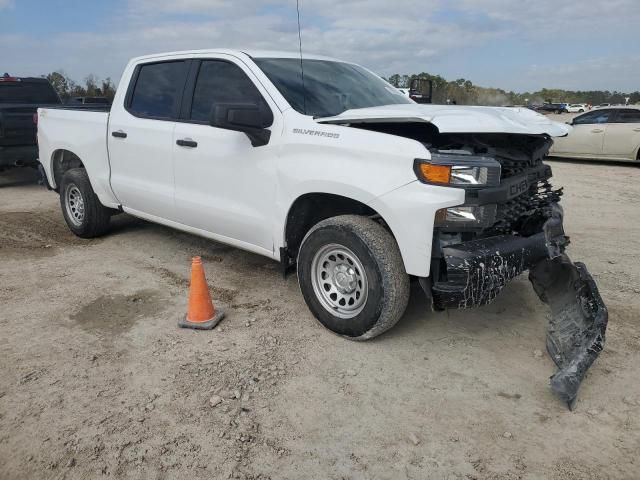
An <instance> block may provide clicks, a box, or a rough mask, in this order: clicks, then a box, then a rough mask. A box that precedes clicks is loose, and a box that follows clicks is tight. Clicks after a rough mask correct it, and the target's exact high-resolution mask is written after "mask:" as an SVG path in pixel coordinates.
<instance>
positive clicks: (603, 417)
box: [0, 161, 640, 480]
mask: <svg viewBox="0 0 640 480" xmlns="http://www.w3.org/2000/svg"><path fill="white" fill-rule="evenodd" d="M549 163H550V164H551V165H552V167H553V169H554V173H555V182H554V184H555V185H556V186H560V185H562V186H565V191H566V194H565V196H564V199H563V202H562V203H563V205H564V208H565V212H566V221H565V226H566V228H567V231H568V233H569V235H571V237H572V240H573V242H572V245H571V246H570V247H569V254H570V255H571V257H572V258H573V259H574V260H583V261H585V263H586V264H587V265H588V267H589V268H590V270H591V272H592V273H593V275H594V277H595V279H596V281H597V283H598V285H599V287H600V289H601V293H602V296H603V298H604V300H605V302H606V303H607V304H608V307H609V312H610V326H609V330H608V338H607V345H606V348H605V351H604V352H603V354H602V355H601V356H600V358H599V359H598V360H597V362H596V364H595V365H594V367H593V368H592V369H591V370H590V373H589V375H588V376H587V379H586V380H585V382H584V383H583V386H582V389H581V391H580V396H579V400H578V403H577V406H576V410H575V411H574V412H569V411H568V410H567V408H566V406H565V405H563V404H561V403H560V402H559V401H558V400H557V399H556V398H554V397H553V395H552V394H551V392H550V390H549V388H548V377H549V376H550V375H551V374H552V373H553V371H554V367H553V363H552V361H551V360H550V359H549V358H548V357H547V356H546V354H543V353H542V352H543V351H544V331H545V327H546V322H547V309H546V307H545V306H544V305H543V304H542V303H540V301H539V300H538V299H537V297H536V296H535V294H534V292H533V290H532V288H531V287H530V285H529V283H528V280H527V278H526V276H524V275H523V276H521V277H520V278H518V279H517V280H516V281H514V282H513V283H512V284H511V285H509V286H508V288H507V289H506V290H505V292H504V293H503V294H502V295H501V296H500V297H499V298H498V299H497V301H496V302H495V303H494V304H492V305H489V306H487V307H483V308H480V309H477V310H472V311H449V312H445V313H431V312H429V311H428V309H427V304H426V302H425V300H424V299H423V296H422V294H421V292H420V290H419V289H418V288H413V291H412V298H411V302H410V305H409V310H408V312H407V315H406V316H405V317H404V318H403V319H402V320H401V322H400V323H399V324H398V326H397V327H396V328H395V329H393V330H391V331H390V332H388V333H387V334H385V335H383V336H381V337H379V338H377V339H375V340H374V341H370V342H365V343H354V342H349V341H347V340H344V339H342V338H340V337H337V336H336V335H333V334H332V333H330V332H329V331H327V330H325V329H324V328H322V327H321V326H320V325H319V324H318V323H317V322H316V321H315V320H314V319H313V317H312V316H311V314H310V313H309V311H308V310H307V308H306V306H305V304H304V301H303V299H302V296H301V295H300V292H299V289H298V285H297V282H296V278H295V276H289V277H288V278H287V279H286V280H284V279H283V278H282V276H281V274H280V270H279V267H278V265H277V264H276V263H274V262H271V261H270V260H268V259H266V258H262V257H259V256H257V255H253V254H251V253H246V252H242V251H240V250H236V249H233V248H229V247H226V246H223V245H220V244H216V243H214V242H211V241H207V240H204V239H201V238H198V237H194V236H191V235H187V234H183V233H180V232H176V231H173V230H170V229H168V228H164V227H161V226H157V225H153V224H150V223H146V222H144V221H140V220H137V219H134V218H131V217H129V216H127V215H119V216H117V217H115V218H114V221H113V224H114V228H113V232H112V233H111V234H110V235H108V236H106V237H104V238H101V239H96V240H90V241H87V240H81V239H79V238H76V237H74V236H73V235H72V234H71V233H70V232H69V231H68V230H67V228H66V226H65V224H64V222H63V219H62V215H61V213H60V208H59V204H58V196H57V195H55V194H54V193H52V192H47V191H46V190H45V189H43V188H42V187H39V186H37V185H36V184H35V181H34V179H35V176H34V175H33V173H32V172H29V171H14V172H11V173H8V172H5V173H3V174H2V175H0V478H2V479H19V478H56V479H58V478H69V479H72V478H101V477H102V476H104V477H105V478H107V477H111V478H158V479H174V478H175V479H187V478H188V479H201V478H202V479H205V478H206V479H218V478H248V479H257V478H261V479H267V478H272V479H307V478H308V479H336V480H337V479H405V478H406V479H427V478H429V479H430V478H433V479H442V478H449V479H604V478H616V479H618V478H624V479H631V478H638V470H639V468H640V460H639V458H640V434H639V433H638V432H640V382H639V381H638V380H639V378H640V374H639V367H638V366H639V365H640V330H639V329H638V319H639V318H640V316H639V313H640V295H639V293H640V268H639V265H640V169H638V167H637V166H635V165H622V164H604V163H603V164H599V163H586V162H568V161H567V162H563V161H550V162H549ZM192 255H202V257H203V259H204V262H205V268H206V271H207V275H208V279H209V282H210V285H211V289H212V293H213V295H214V298H215V299H217V300H218V302H219V303H220V304H222V305H224V306H225V307H227V309H228V316H227V318H226V319H225V320H224V321H223V322H222V324H221V325H220V327H219V328H218V329H216V330H214V331H209V332H201V331H192V330H182V329H178V328H177V326H176V323H177V320H178V318H179V317H180V316H181V315H183V314H184V312H185V305H186V294H187V286H188V276H189V267H190V258H191V256H192Z"/></svg>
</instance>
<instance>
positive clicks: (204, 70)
mask: <svg viewBox="0 0 640 480" xmlns="http://www.w3.org/2000/svg"><path fill="white" fill-rule="evenodd" d="M247 102H255V103H258V104H263V106H264V107H265V108H267V109H268V106H267V105H266V102H265V101H264V99H263V98H262V95H261V94H260V92H259V91H258V89H257V88H256V86H255V85H254V84H253V82H252V81H251V79H249V77H247V75H246V74H245V73H244V72H243V71H242V69H241V68H240V67H238V66H237V65H234V64H233V63H229V62H224V61H221V60H205V61H203V62H202V63H201V64H200V71H199V72H198V78H197V80H196V87H195V90H194V92H193V102H192V104H191V112H190V115H189V118H190V119H191V120H195V121H198V122H208V121H209V116H210V115H211V111H212V109H213V106H214V105H216V104H220V103H247Z"/></svg>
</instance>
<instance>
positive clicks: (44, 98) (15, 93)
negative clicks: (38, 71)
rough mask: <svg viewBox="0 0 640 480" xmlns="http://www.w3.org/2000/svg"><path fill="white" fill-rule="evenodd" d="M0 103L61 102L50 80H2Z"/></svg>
mask: <svg viewBox="0 0 640 480" xmlns="http://www.w3.org/2000/svg"><path fill="white" fill-rule="evenodd" d="M0 103H52V104H56V103H60V98H58V94H57V93H56V92H55V90H54V89H53V87H52V86H51V85H50V84H49V83H48V82H30V81H15V82H0Z"/></svg>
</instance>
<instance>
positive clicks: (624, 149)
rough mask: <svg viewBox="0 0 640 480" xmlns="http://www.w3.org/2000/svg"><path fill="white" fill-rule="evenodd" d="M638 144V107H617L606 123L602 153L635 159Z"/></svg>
mask: <svg viewBox="0 0 640 480" xmlns="http://www.w3.org/2000/svg"><path fill="white" fill-rule="evenodd" d="M639 146H640V109H635V108H619V109H616V110H615V115H614V116H613V118H612V119H611V121H610V123H609V125H607V132H606V134H605V137H604V149H603V154H604V155H605V156H607V157H612V158H623V159H628V160H636V159H637V155H638V147H639Z"/></svg>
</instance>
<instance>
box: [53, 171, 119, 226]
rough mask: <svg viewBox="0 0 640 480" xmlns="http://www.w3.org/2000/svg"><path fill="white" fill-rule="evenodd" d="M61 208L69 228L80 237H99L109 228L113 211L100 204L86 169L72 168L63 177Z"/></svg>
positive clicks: (61, 183)
mask: <svg viewBox="0 0 640 480" xmlns="http://www.w3.org/2000/svg"><path fill="white" fill-rule="evenodd" d="M60 206H61V207H62V214H63V216H64V219H65V221H66V222H67V226H68V227H69V229H70V230H71V231H72V232H73V233H75V234H76V235H77V236H79V237H82V238H93V237H98V236H100V235H102V234H103V233H105V232H106V231H107V230H108V228H109V220H110V218H111V213H112V210H110V209H108V208H107V207H105V206H103V205H102V204H101V203H100V200H99V199H98V196H97V195H96V194H95V192H94V191H93V188H92V187H91V182H89V176H88V175H87V172H86V170H85V169H84V168H72V169H70V170H67V171H66V172H65V173H64V175H63V176H62V180H61V182H60Z"/></svg>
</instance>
